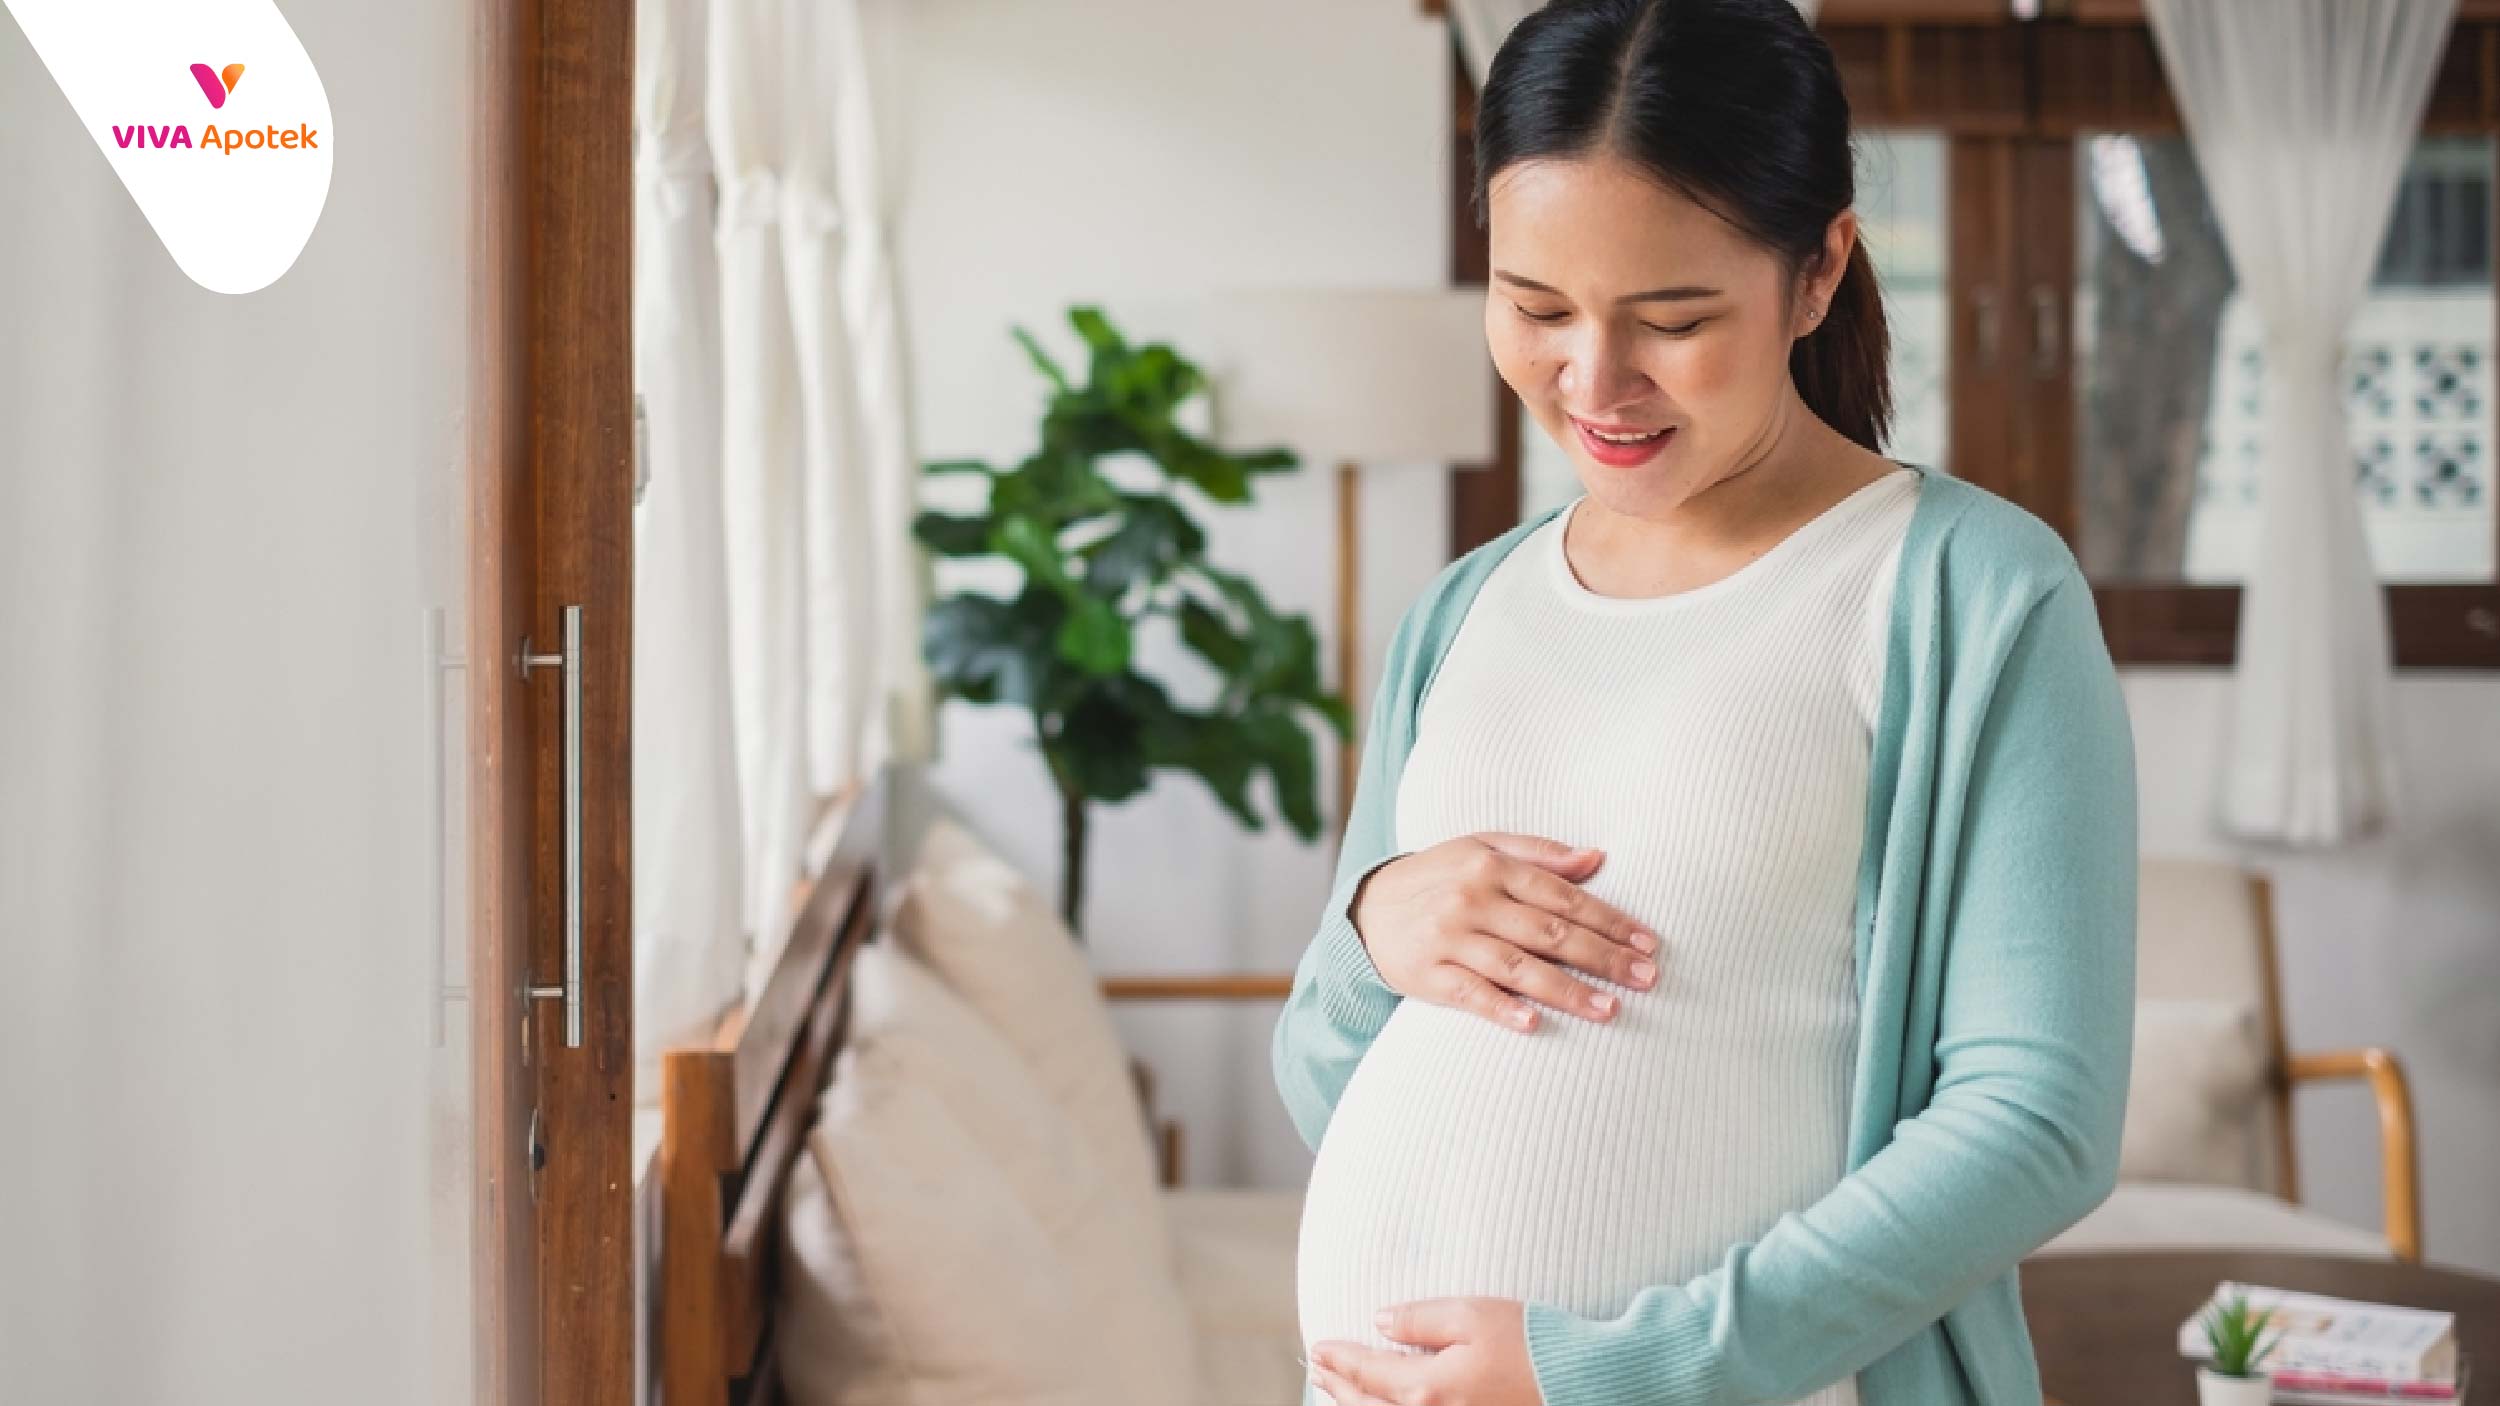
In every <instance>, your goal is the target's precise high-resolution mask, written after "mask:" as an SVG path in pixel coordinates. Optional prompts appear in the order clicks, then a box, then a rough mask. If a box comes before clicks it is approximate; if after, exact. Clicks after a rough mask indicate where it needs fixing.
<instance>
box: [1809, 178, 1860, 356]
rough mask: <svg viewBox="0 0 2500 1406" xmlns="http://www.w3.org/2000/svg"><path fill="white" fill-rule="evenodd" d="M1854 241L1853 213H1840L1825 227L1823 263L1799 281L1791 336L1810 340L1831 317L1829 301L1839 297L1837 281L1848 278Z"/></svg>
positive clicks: (1855, 232) (1856, 229) (1855, 222)
mask: <svg viewBox="0 0 2500 1406" xmlns="http://www.w3.org/2000/svg"><path fill="white" fill-rule="evenodd" d="M1857 239H1858V215H1857V212H1856V211H1855V210H1843V211H1841V212H1840V213H1839V214H1837V215H1835V216H1833V217H1832V222H1831V223H1830V224H1829V225H1827V226H1825V227H1824V230H1823V254H1822V260H1821V262H1820V263H1818V264H1817V265H1816V266H1815V269H1814V273H1813V275H1812V276H1811V277H1808V278H1806V279H1803V280H1801V286H1800V287H1799V289H1798V294H1797V326H1796V330H1795V333H1794V335H1796V336H1799V337H1804V336H1810V335H1812V334H1813V332H1814V331H1815V329H1817V328H1819V327H1821V326H1822V325H1823V323H1824V322H1825V320H1826V319H1828V318H1829V317H1830V315H1831V306H1832V299H1833V298H1835V297H1838V296H1839V295H1840V281H1841V280H1842V279H1843V278H1846V277H1847V276H1848V274H1849V255H1850V252H1851V250H1852V249H1854V248H1855V247H1856V245H1857Z"/></svg>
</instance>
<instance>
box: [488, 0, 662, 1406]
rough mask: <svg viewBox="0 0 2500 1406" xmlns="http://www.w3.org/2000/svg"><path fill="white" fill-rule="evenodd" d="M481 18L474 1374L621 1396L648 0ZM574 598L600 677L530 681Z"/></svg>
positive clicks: (555, 6)
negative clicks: (572, 916)
mask: <svg viewBox="0 0 2500 1406" xmlns="http://www.w3.org/2000/svg"><path fill="white" fill-rule="evenodd" d="M472 15H473V17H474V23H475V29H474V35H473V38H474V43H473V48H472V54H473V58H474V70H473V85H474V88H475V93H474V104H473V107H472V112H473V113H474V119H473V120H474V122H475V127H474V142H473V148H472V152H471V169H472V187H471V189H472V202H473V203H472V212H473V213H472V231H471V233H472V245H471V266H470V267H471V271H470V292H469V301H470V306H469V314H470V337H471V347H470V355H471V371H470V379H469V404H470V407H471V422H470V427H469V463H468V465H467V472H468V491H469V507H468V512H467V515H466V527H467V531H468V534H469V541H468V547H469V570H470V576H469V596H470V607H469V630H468V634H467V640H468V647H467V657H468V661H469V666H468V668H467V671H466V676H467V680H468V690H469V692H468V700H469V710H470V711H469V717H470V719H471V726H470V749H469V772H468V795H469V797H470V804H469V814H470V817H471V823H470V845H471V871H470V872H471V905H470V907H471V919H472V924H471V938H470V966H469V971H470V973H471V979H470V983H469V989H470V1001H471V1011H470V1014H471V1026H472V1029H473V1031H474V1032H475V1046H474V1051H473V1058H474V1070H475V1072H474V1098H475V1108H474V1110H473V1111H474V1116H475V1132H476V1145H477V1155H476V1187H477V1192H476V1222H475V1231H476V1233H475V1235H474V1237H473V1245H474V1247H475V1249H474V1257H475V1261H474V1262H475V1271H476V1272H475V1275H474V1278H473V1293H474V1303H473V1313H474V1316H475V1322H476V1337H475V1344H476V1351H477V1364H476V1365H477V1384H476V1387H477V1390H476V1395H477V1399H478V1400H479V1401H481V1402H485V1403H492V1404H493V1406H505V1404H506V1403H509V1404H510V1406H571V1403H593V1402H596V1403H622V1402H627V1401H631V1400H632V1399H633V1396H632V1392H633V1381H634V1373H633V1361H634V1319H633V1263H632V1243H633V1236H632V1220H631V1202H632V1180H633V1178H632V1171H631V1168H630V1166H629V1163H630V1160H631V1143H632V1132H631V1127H632V1110H633V978H632V970H633V968H632V913H631V902H632V784H631V777H632V773H631V751H632V736H631V720H632V701H631V687H632V676H633V668H632V646H633V518H632V513H633V483H634V461H633V385H632V370H633V361H632V350H633V349H632V267H633V205H632V189H633V188H632V179H633V164H632V140H633V104H632V99H633V5H632V0H477V2H476V7H475V9H474V10H473V11H472ZM572 605H579V606H581V607H582V626H581V649H580V653H579V656H578V657H579V669H580V676H579V678H578V679H572V678H568V677H567V676H566V671H565V670H564V669H560V668H559V669H532V670H530V671H528V673H527V675H526V677H525V676H524V673H523V671H522V669H521V668H520V667H519V661H520V656H521V654H522V652H523V649H524V641H527V642H528V643H527V648H528V649H529V651H530V652H532V653H534V654H540V655H544V654H547V653H550V652H554V651H557V650H559V649H560V647H561V645H560V642H561V639H562V620H563V615H564V610H565V608H566V607H568V606H572ZM569 685H578V688H579V697H580V707H581V714H580V718H579V738H580V782H581V791H580V795H579V805H580V807H581V809H580V818H579V824H580V836H581V843H580V851H579V864H580V871H579V872H580V884H579V894H580V901H581V905H582V906H581V921H580V931H581V956H580V963H579V970H580V972H581V983H580V986H581V993H580V1000H581V1005H582V1021H581V1024H582V1042H581V1045H580V1047H579V1048H567V1046H566V1044H565V1034H566V1031H565V1019H564V1007H563V1002H562V1001H561V1000H560V999H559V1000H547V999H536V1000H533V999H530V998H529V997H528V996H527V994H526V992H527V991H528V990H529V988H532V987H545V986H548V985H550V984H559V985H560V984H561V982H562V978H563V973H564V972H565V970H566V954H565V940H566V939H565V932H566V926H567V925H566V905H567V902H568V884H567V880H566V873H567V854H566V850H565V838H564V837H565V824H566V784H565V783H566V774H565V760H564V759H565V749H564V737H565V731H566V719H565V711H564V709H565V699H566V695H567V691H568V686H569ZM533 1129H534V1130H535V1131H536V1134H537V1136H536V1139H535V1142H534V1143H533V1140H532V1136H531V1134H532V1131H533ZM542 1149H543V1151H542ZM533 1164H535V1170H533Z"/></svg>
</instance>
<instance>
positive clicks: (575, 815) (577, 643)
mask: <svg viewBox="0 0 2500 1406" xmlns="http://www.w3.org/2000/svg"><path fill="white" fill-rule="evenodd" d="M520 662H521V677H522V678H524V679H526V678H528V677H529V676H530V670H532V669H540V668H555V669H562V670H563V671H564V981H563V984H562V985H558V986H532V987H528V988H526V992H525V994H527V995H528V997H529V998H530V999H531V1000H533V1001H551V1000H560V1001H562V1002H564V1047H565V1048H566V1049H568V1050H577V1049H580V1048H581V1045H582V608H581V607H580V606H578V605H568V606H566V607H565V608H564V652H563V653H561V654H533V653H531V652H530V642H529V637H528V636H526V635H524V636H522V637H521V661H520Z"/></svg>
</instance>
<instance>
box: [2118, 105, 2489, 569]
mask: <svg viewBox="0 0 2500 1406" xmlns="http://www.w3.org/2000/svg"><path fill="white" fill-rule="evenodd" d="M2077 146H2078V150H2077V159H2076V161H2075V178H2076V191H2075V211H2076V217H2077V224H2076V253H2077V257H2076V262H2075V293H2074V307H2075V356H2074V361H2075V368H2076V374H2075V378H2074V386H2075V394H2076V416H2075V422H2076V426H2077V433H2078V436H2079V443H2078V446H2077V453H2076V486H2077V490H2078V493H2079V496H2080V504H2079V506H2080V531H2079V534H2078V535H2079V538H2080V543H2079V547H2080V550H2079V553H2078V554H2079V555H2080V556H2081V558H2082V559H2083V563H2084V566H2085V569H2086V570H2087V572H2089V573H2090V574H2091V575H2092V576H2093V578H2094V579H2096V580H2105V581H2128V582H2192V583H2196V584H2215V583H2229V582H2237V581H2239V580H2241V579H2242V578H2243V577H2244V575H2245V572H2246V567H2247V563H2248V561H2249V558H2250V554H2251V550H2252V548H2253V545H2254V542H2255V537H2256V530H2257V518H2258V513H2259V509H2260V507H2261V499H2262V495H2263V489H2262V484H2263V470H2264V466H2265V454H2266V419H2267V414H2266V398H2267V390H2266V377H2265V347H2264V342H2263V330H2262V328H2261V327H2260V326H2259V324H2258V321H2257V319H2256V317H2255V316H2254V312H2253V309H2252V308H2251V306H2250V304H2249V301H2248V300H2247V299H2246V298H2245V297H2244V296H2242V295H2241V294H2240V292H2239V291H2238V287H2237V282H2236V280H2235V279H2234V277H2233V275H2232V270H2231V262H2230V256H2229V253H2228V251H2227V250H2226V249H2225V247H2224V244H2223V240H2222V234H2221V230H2220V227H2219V226H2218V225H2217V224H2216V223H2215V220H2214V215H2213V210H2212V208H2211V207H2210V206H2209V205H2208V204H2207V203H2206V198H2205V188H2204V182H2203V181H2202V180H2201V179H2200V178H2199V176H2198V173H2197V168H2196V163H2195V161H2194V159H2193V157H2192V155H2191V153H2190V151H2189V149H2188V143H2187V141H2186V139H2185V138H2183V137H2178V136H2149V135H2147V136H2138V135H2134V134H2130V133H2124V132H2110V133H2097V134H2089V135H2085V136H2083V137H2080V138H2079V139H2078V142H2077ZM2492 157H2493V143H2492V139H2491V138H2489V137H2484V136H2443V137H2430V138H2426V139H2424V140H2423V142H2422V143H2421V145H2420V146H2419V147H2418V148H2417V149H2416V150H2415V152H2414V155H2413V158H2412V161H2411V163H2410V165H2409V166H2408V168H2407V170H2406V173H2405V175H2404V177H2403V180H2402V184H2401V186H2400V188H2399V192H2398V197H2397V201H2396V205H2395V209H2394V212H2393V214H2392V215H2391V217H2390V220H2389V224H2388V230H2387V236H2386V240H2385V243H2384V244H2383V245H2382V247H2381V251H2380V256H2379V264H2378V269H2377V272H2376V275H2375V277H2374V278H2373V281H2372V286H2371V289H2370V293H2369V296H2368V297H2367V299H2366V300H2364V302H2363V303H2362V305H2361V308H2360V310H2359V311H2358V313H2357V314H2356V315H2355V318H2354V322H2353V327H2352V330H2351V333H2350V335H2349V337H2348V339H2347V342H2346V346H2345V359H2344V382H2343V384H2344V394H2345V402H2344V410H2345V414H2346V415H2347V417H2348V420H2349V424H2348V429H2349V432H2350V437H2351V445H2352V455H2353V493H2354V496H2355V498H2356V500H2357V506H2358V507H2359V509H2360V512H2361V516H2362V522H2363V525H2364V528H2365V530H2366V531H2367V532H2368V534H2369V539H2370V549H2371V557H2372V560H2373V561H2375V562H2376V563H2377V565H2378V568H2379V574H2380V576H2381V577H2382V579H2385V580H2388V581H2391V582H2404V581H2444V582H2488V581H2490V580H2492V579H2493V567H2494V560H2493V558H2494V545H2495V542H2496V541H2500V536H2496V535H2495V519H2494V516H2493V512H2492V496H2491V445H2492V435H2493V423H2492V398H2491V397H2492V384H2491V350H2492V329H2493V318H2494V308H2493V302H2492V279H2491V254H2492V251H2491V221H2490V218H2489V212H2490V208H2491V198H2492V180H2491V173H2492Z"/></svg>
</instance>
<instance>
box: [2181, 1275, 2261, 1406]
mask: <svg viewBox="0 0 2500 1406" xmlns="http://www.w3.org/2000/svg"><path fill="white" fill-rule="evenodd" d="M2273 1318H2274V1310H2272V1309H2266V1310H2263V1311H2261V1312H2257V1313H2254V1314H2252V1313H2251V1312H2250V1311H2249V1307H2248V1298H2247V1296H2246V1295H2233V1296H2232V1298H2231V1299H2230V1300H2229V1301H2228V1302H2225V1303H2218V1304H2208V1305H2206V1308H2205V1317H2204V1322H2205V1347H2206V1358H2205V1363H2204V1365H2203V1366H2201V1367H2198V1368H2197V1369H2196V1399H2197V1401H2198V1402H2199V1403H2200V1406H2266V1403H2268V1402H2269V1401H2271V1400H2273V1396H2274V1379H2273V1376H2272V1374H2271V1373H2269V1372H2267V1371H2266V1370H2265V1369H2264V1368H2263V1367H2260V1366H2259V1365H2258V1364H2259V1363H2260V1362H2262V1361H2264V1360H2265V1357H2266V1354H2267V1353H2270V1352H2272V1351H2274V1347H2275V1344H2276V1343H2278V1342H2280V1341H2282V1337H2281V1335H2280V1334H2277V1335H2276V1336H2275V1337H2274V1338H2273V1339H2271V1340H2269V1341H2267V1342H2264V1343H2262V1344H2261V1343H2259V1342H2258V1338H2259V1336H2260V1335H2261V1334H2263V1333H2264V1332H2265V1330H2266V1325H2267V1324H2268V1323H2270V1322H2272V1321H2273Z"/></svg>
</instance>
